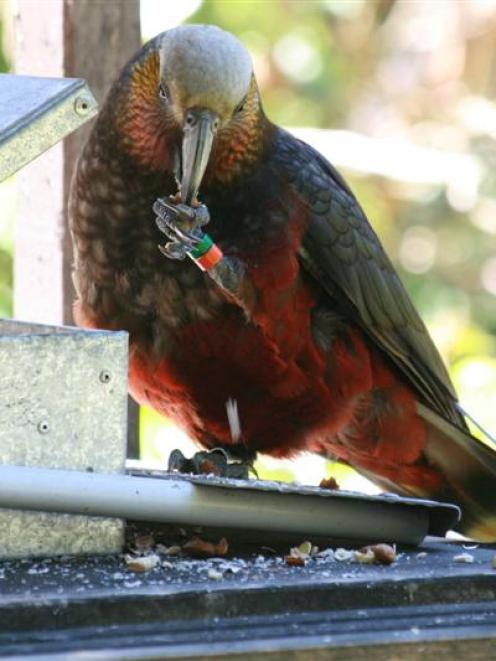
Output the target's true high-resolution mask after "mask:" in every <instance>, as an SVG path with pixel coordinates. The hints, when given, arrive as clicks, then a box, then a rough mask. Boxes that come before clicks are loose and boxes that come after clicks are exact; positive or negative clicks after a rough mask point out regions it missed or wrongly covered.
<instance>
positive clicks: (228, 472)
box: [153, 197, 258, 479]
mask: <svg viewBox="0 0 496 661" xmlns="http://www.w3.org/2000/svg"><path fill="white" fill-rule="evenodd" d="M153 211H154V212H155V214H156V216H157V217H156V219H155V222H156V224H157V227H158V229H159V230H160V231H161V232H162V233H163V234H165V235H166V236H167V238H168V239H169V241H168V242H167V243H166V244H165V246H159V249H160V251H161V252H162V254H163V255H165V257H167V258H169V259H179V260H182V259H185V257H186V256H187V254H188V253H189V252H191V251H192V250H193V249H194V248H195V246H197V245H198V244H199V243H200V242H201V241H202V239H203V238H204V233H203V231H202V229H201V228H202V227H204V226H205V225H206V224H207V223H208V222H209V221H210V214H209V212H208V209H207V207H206V206H205V205H204V204H200V205H199V206H196V207H190V206H188V205H186V204H182V203H179V202H177V201H176V199H175V198H172V197H171V198H169V200H165V199H161V198H159V199H158V200H156V202H155V203H154V205H153ZM208 275H209V276H210V277H211V278H212V279H213V280H214V281H215V282H216V283H217V284H218V285H219V287H221V288H222V289H223V290H224V291H225V292H226V293H227V294H228V295H229V296H230V297H231V298H233V299H234V300H235V301H236V302H237V303H238V304H239V305H241V306H242V307H243V308H245V307H247V300H243V299H244V298H245V296H244V294H246V291H247V290H248V288H247V287H243V286H242V285H243V276H244V267H243V265H242V263H241V262H240V261H239V260H238V259H236V258H232V257H228V256H226V255H224V256H223V257H222V259H221V260H220V261H219V262H218V263H217V264H216V265H215V266H214V267H213V268H211V269H210V270H209V271H208ZM255 458H256V452H254V451H253V450H250V449H248V448H246V446H244V445H243V444H242V443H239V444H233V445H232V446H229V448H226V449H225V448H223V447H218V448H214V449H213V450H210V451H209V452H205V451H203V452H197V453H196V454H195V455H193V457H191V459H188V458H187V457H185V456H184V455H183V453H182V452H181V451H180V450H173V451H172V452H171V455H170V457H169V466H168V470H169V471H178V472H180V473H193V474H196V475H198V474H214V475H219V476H222V477H231V478H237V479H248V477H249V473H250V472H254V473H255V475H256V471H255V469H254V467H253V463H254V461H255ZM232 459H239V461H231V460H232ZM257 477H258V476H257Z"/></svg>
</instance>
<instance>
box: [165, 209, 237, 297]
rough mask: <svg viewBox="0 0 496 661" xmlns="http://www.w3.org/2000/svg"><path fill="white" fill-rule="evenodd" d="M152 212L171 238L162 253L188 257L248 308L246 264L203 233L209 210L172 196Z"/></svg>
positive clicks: (169, 255)
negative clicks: (244, 283) (229, 254)
mask: <svg viewBox="0 0 496 661" xmlns="http://www.w3.org/2000/svg"><path fill="white" fill-rule="evenodd" d="M153 211H154V212H155V214H156V219H155V222H156V224H157V227H158V229H159V230H160V231H161V232H162V233H163V234H165V235H166V236H167V238H168V239H170V241H168V242H167V243H166V244H165V246H159V249H160V251H161V252H162V253H163V254H164V255H165V256H166V257H168V258H169V259H184V258H185V257H186V256H189V257H190V258H191V259H193V261H195V262H196V263H197V264H198V266H199V267H200V268H201V269H202V270H204V271H206V272H207V273H208V275H209V276H210V277H211V278H212V279H213V280H214V281H215V282H216V283H217V284H218V285H219V287H221V288H222V289H224V290H225V292H226V293H227V294H229V295H230V296H232V297H233V298H235V299H236V300H237V302H238V303H239V304H240V305H241V306H242V307H247V301H248V299H249V295H247V293H248V292H247V291H245V290H246V289H247V288H246V287H243V280H244V277H243V276H244V271H245V269H244V266H243V264H242V263H241V261H240V260H239V259H237V258H236V257H233V256H227V255H224V254H223V253H222V251H221V250H220V248H218V246H216V245H215V244H214V243H213V241H212V239H210V237H209V236H208V234H206V233H204V232H203V230H202V227H204V226H205V225H206V224H207V223H208V222H209V221H210V214H209V212H208V209H207V207H206V206H205V205H204V204H200V205H198V206H195V207H192V206H188V205H186V204H182V203H179V202H177V201H176V199H175V198H173V197H171V198H169V199H168V200H166V199H163V198H159V199H158V200H156V202H155V203H154V205H153Z"/></svg>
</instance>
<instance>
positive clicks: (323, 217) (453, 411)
mask: <svg viewBox="0 0 496 661" xmlns="http://www.w3.org/2000/svg"><path fill="white" fill-rule="evenodd" d="M274 154H275V158H276V160H277V162H278V165H279V166H280V167H282V168H283V171H284V172H285V173H286V176H287V178H288V181H289V184H290V186H291V187H292V189H293V190H294V191H295V192H296V194H297V195H298V196H299V198H300V199H301V200H302V201H303V203H304V204H305V205H306V206H307V208H308V209H309V211H310V223H309V227H308V229H307V231H306V233H305V236H304V239H303V245H302V247H301V251H300V257H301V261H302V263H303V266H304V267H305V268H306V269H307V270H308V271H309V272H310V273H311V274H312V275H313V276H314V277H315V278H316V279H317V280H318V281H319V282H320V283H321V285H322V286H323V288H324V289H325V290H326V291H327V292H328V293H329V294H330V296H331V297H332V298H333V299H334V300H335V301H337V302H338V305H341V306H342V307H343V308H344V309H346V311H347V312H348V314H351V315H352V317H353V318H354V320H355V321H356V322H357V323H358V324H359V325H360V327H361V328H362V329H363V330H364V331H365V332H366V333H367V334H368V335H369V336H370V337H371V338H372V339H373V340H374V341H375V343H376V344H377V345H378V346H379V347H380V348H381V349H382V350H383V351H385V352H386V353H387V354H388V356H389V357H390V359H391V360H392V361H393V362H394V363H395V364H396V366H397V367H398V368H399V369H400V370H401V371H402V372H403V373H404V374H405V375H406V376H407V377H408V379H409V380H410V382H411V383H412V385H413V386H414V387H415V389H416V390H417V392H418V393H419V395H420V396H421V398H422V399H423V400H424V401H425V402H426V403H428V404H430V405H431V406H432V407H433V408H434V410H436V411H438V412H439V413H441V414H442V415H444V416H445V417H447V418H448V419H449V420H451V421H452V422H455V423H456V424H458V425H459V426H462V427H465V425H464V423H463V421H462V418H461V416H460V414H459V413H458V411H457V408H456V400H457V397H456V393H455V390H454V388H453V385H452V383H451V380H450V377H449V375H448V372H447V370H446V368H445V366H444V364H443V362H442V360H441V357H440V355H439V353H438V351H437V349H436V347H435V346H434V344H433V342H432V340H431V338H430V336H429V334H428V331H427V329H426V327H425V325H424V323H423V322H422V320H421V318H420V316H419V315H418V312H417V311H416V309H415V307H414V306H413V304H412V302H411V300H410V297H409V296H408V293H407V292H406V290H405V288H404V286H403V284H402V283H401V281H400V279H399V277H398V275H397V274H396V272H395V270H394V268H393V266H392V264H391V262H390V260H389V258H388V256H387V255H386V253H385V252H384V249H383V248H382V246H381V243H380V241H379V239H378V238H377V235H376V234H375V232H374V230H373V229H372V227H371V226H370V224H369V222H368V220H367V218H366V216H365V214H364V212H363V211H362V209H361V207H360V205H359V204H358V202H357V200H356V199H355V197H354V195H353V193H352V192H351V190H350V189H349V187H348V185H347V184H346V182H345V181H344V179H343V178H342V177H341V175H340V174H339V173H338V172H337V171H336V170H335V169H334V168H333V166H332V165H331V164H330V163H328V162H327V161H326V160H325V159H324V158H323V156H321V155H320V154H319V153H318V152H317V151H315V150H314V149H313V148H312V147H310V146H309V145H307V144H305V143H303V142H301V141H300V140H297V139H296V138H294V137H293V136H291V135H289V134H288V133H286V132H284V131H280V133H279V134H278V136H277V139H276V143H275V152H274Z"/></svg>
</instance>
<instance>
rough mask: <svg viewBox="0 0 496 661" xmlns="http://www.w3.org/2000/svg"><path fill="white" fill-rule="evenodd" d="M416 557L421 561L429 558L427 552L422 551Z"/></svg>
mask: <svg viewBox="0 0 496 661" xmlns="http://www.w3.org/2000/svg"><path fill="white" fill-rule="evenodd" d="M415 557H416V558H418V559H419V560H421V559H422V558H427V551H420V553H417V555H416V556H415Z"/></svg>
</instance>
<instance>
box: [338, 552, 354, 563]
mask: <svg viewBox="0 0 496 661" xmlns="http://www.w3.org/2000/svg"><path fill="white" fill-rule="evenodd" d="M354 555H355V552H354V551H350V550H348V549H336V550H335V551H334V559H335V560H338V561H339V562H344V561H345V560H352V559H353V557H354Z"/></svg>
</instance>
